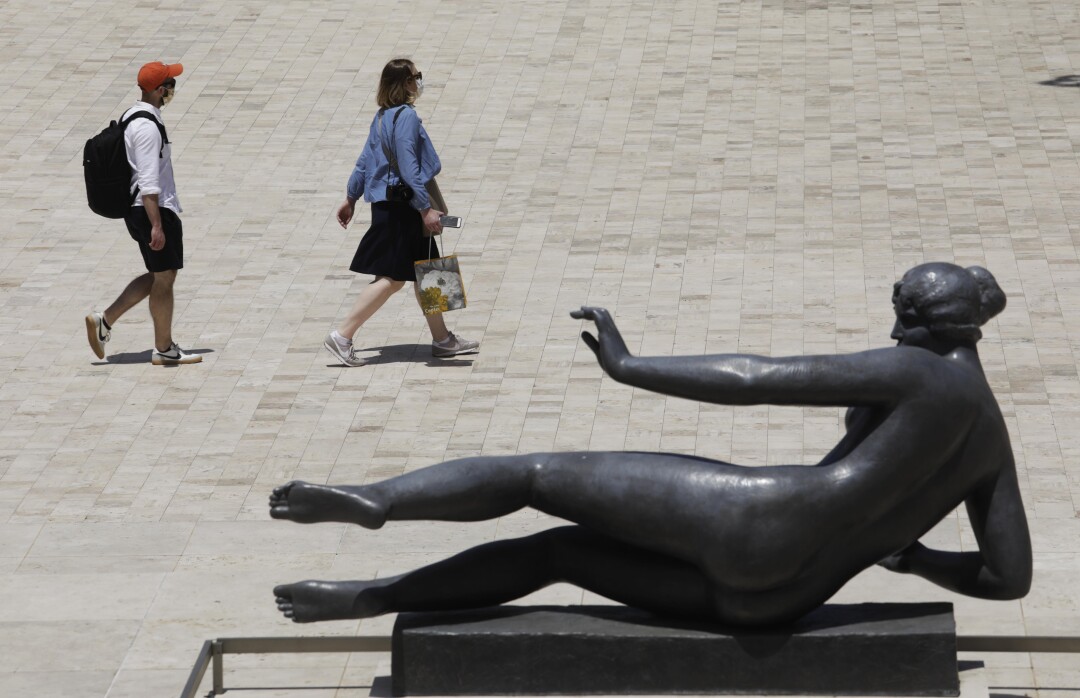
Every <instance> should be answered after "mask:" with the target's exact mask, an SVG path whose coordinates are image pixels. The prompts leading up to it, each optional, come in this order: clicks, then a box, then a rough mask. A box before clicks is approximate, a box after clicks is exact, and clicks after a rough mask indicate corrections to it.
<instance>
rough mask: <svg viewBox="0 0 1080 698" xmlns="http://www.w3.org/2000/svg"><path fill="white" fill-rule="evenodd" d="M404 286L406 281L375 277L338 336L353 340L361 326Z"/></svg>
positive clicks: (361, 294) (357, 300)
mask: <svg viewBox="0 0 1080 698" xmlns="http://www.w3.org/2000/svg"><path fill="white" fill-rule="evenodd" d="M404 285H405V282H404V281H395V280H394V279H391V278H389V277H387V276H378V277H375V280H374V281H372V282H371V283H370V284H368V285H367V286H366V287H365V288H364V290H363V291H361V292H360V297H359V298H357V299H356V303H355V304H353V308H352V310H351V311H349V314H348V316H347V317H346V318H345V320H344V321H342V323H341V327H339V328H338V334H340V335H341V336H342V337H345V338H348V339H351V338H352V336H353V335H354V334H356V332H357V330H359V329H360V326H361V325H363V324H364V323H365V322H367V320H368V318H370V317H371V316H372V315H374V314H375V311H376V310H378V309H379V308H381V307H382V306H383V304H384V303H386V301H387V300H389V298H390V296H392V295H394V294H395V293H397V292H398V291H400V290H401V288H402V287H403V286H404Z"/></svg>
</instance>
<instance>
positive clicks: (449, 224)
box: [439, 216, 461, 228]
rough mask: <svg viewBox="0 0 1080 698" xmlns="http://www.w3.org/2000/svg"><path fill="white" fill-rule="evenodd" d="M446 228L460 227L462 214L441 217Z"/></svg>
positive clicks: (441, 221) (440, 220)
mask: <svg viewBox="0 0 1080 698" xmlns="http://www.w3.org/2000/svg"><path fill="white" fill-rule="evenodd" d="M439 222H440V223H442V227H444V228H460V227H461V216H443V217H441V218H440V219H439Z"/></svg>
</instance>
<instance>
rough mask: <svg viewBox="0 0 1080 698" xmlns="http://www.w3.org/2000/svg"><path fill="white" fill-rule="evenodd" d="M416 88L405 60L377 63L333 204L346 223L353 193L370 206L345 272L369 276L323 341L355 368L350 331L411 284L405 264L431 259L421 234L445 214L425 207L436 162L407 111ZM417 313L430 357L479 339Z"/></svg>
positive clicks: (416, 76) (429, 243) (418, 83)
mask: <svg viewBox="0 0 1080 698" xmlns="http://www.w3.org/2000/svg"><path fill="white" fill-rule="evenodd" d="M423 93H424V76H423V74H422V73H421V72H420V71H418V70H417V69H416V66H415V65H414V64H413V62H412V61H410V60H408V59H406V58H395V59H394V60H392V61H390V62H389V63H387V64H386V66H385V67H384V68H383V71H382V76H381V77H380V78H379V91H378V94H377V96H376V101H377V102H378V104H379V111H378V113H376V115H375V118H374V119H373V120H372V122H371V129H370V131H369V132H368V138H367V142H366V143H365V144H364V149H363V151H362V152H361V153H360V157H359V159H357V161H356V167H355V168H354V169H353V173H352V176H351V177H349V184H348V187H347V189H346V198H345V202H344V203H342V204H341V206H340V207H338V212H337V219H338V223H340V224H341V227H342V228H347V227H348V226H349V223H350V222H351V221H352V219H353V214H354V212H355V209H356V202H357V201H358V200H359V199H360V197H361V196H363V197H364V200H365V201H367V202H369V203H370V204H371V227H370V228H369V229H368V231H367V233H365V234H364V237H363V239H362V240H361V241H360V246H359V247H357V249H356V255H355V256H354V257H353V261H352V264H351V265H350V266H349V269H350V270H351V271H354V272H356V273H358V274H372V275H373V276H374V277H375V280H374V281H372V282H371V283H370V284H368V286H367V287H366V288H365V289H364V290H363V291H362V292H361V293H360V297H359V298H358V299H357V300H356V304H355V305H353V308H352V310H351V311H350V312H349V315H348V316H347V317H346V318H345V320H344V321H343V322H342V323H341V325H340V326H339V327H338V328H337V329H336V330H333V331H332V332H330V333H329V334H328V335H327V336H326V340H325V341H324V342H323V346H325V347H326V348H327V350H329V352H330V353H331V354H333V355H334V356H335V357H337V358H338V359H340V360H341V362H342V363H344V364H345V365H346V366H361V365H363V363H364V362H363V360H362V359H360V358H359V357H357V356H356V353H355V352H354V350H353V335H355V334H356V332H357V331H358V330H359V329H360V327H361V326H362V325H363V324H364V323H365V322H366V321H367V319H368V318H370V317H371V316H372V315H374V314H375V311H377V310H378V309H379V308H381V307H382V305H383V304H384V303H385V302H386V301H387V299H389V298H390V296H392V295H394V294H395V293H397V292H398V291H399V290H401V288H402V287H403V286H404V285H405V282H406V281H415V278H416V277H415V273H414V271H413V263H414V262H416V261H417V260H422V259H429V258H435V257H438V256H439V249H438V246H436V244H435V241H434V240H432V239H431V238H430V237H425V232H426V233H427V235H429V236H430V235H436V234H438V233H440V232H441V231H442V224H441V223H440V218H441V217H442V215H443V214H444V213H445V211H440V210H438V209H437V208H435V207H434V206H433V205H432V202H431V198H430V196H429V195H428V191H427V188H426V185H427V183H428V182H430V181H431V180H432V179H434V178H435V175H437V174H438V173H439V171H440V170H441V169H442V163H441V162H440V161H439V156H438V155H437V154H436V153H435V148H434V146H432V144H431V139H430V138H429V137H428V134H427V131H426V130H425V129H424V127H423V125H422V124H421V122H420V117H419V116H418V115H417V114H416V111H415V110H414V109H413V103H414V102H415V101H416V100H417V98H419V97H420V95H422V94H423ZM414 291H415V286H414ZM417 302H419V296H418V297H417ZM425 317H426V318H427V323H428V328H429V329H430V330H431V339H432V343H431V354H432V356H434V357H436V358H449V357H452V356H457V355H458V354H468V353H474V352H476V351H477V350H478V349H479V347H480V343H479V342H476V341H471V340H468V339H465V338H463V337H459V336H457V335H455V334H454V333H453V332H450V331H449V330H448V329H446V323H445V322H444V321H443V317H442V314H441V313H436V314H434V315H427V316H425Z"/></svg>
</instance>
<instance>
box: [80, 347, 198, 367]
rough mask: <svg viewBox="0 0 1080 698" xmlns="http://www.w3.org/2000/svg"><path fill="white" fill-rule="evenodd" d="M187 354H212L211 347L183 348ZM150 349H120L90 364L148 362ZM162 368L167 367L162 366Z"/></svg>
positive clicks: (108, 364) (107, 364)
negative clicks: (102, 359)
mask: <svg viewBox="0 0 1080 698" xmlns="http://www.w3.org/2000/svg"><path fill="white" fill-rule="evenodd" d="M184 351H185V352H187V353H188V354H213V353H214V350H213V349H185V350H184ZM152 353H153V350H152V349H147V350H146V351H122V352H119V353H116V354H110V355H108V356H106V357H105V360H104V361H93V362H91V364H90V365H91V366H110V365H120V364H148V363H150V359H151V356H150V355H151V354H152ZM162 368H169V367H168V366H163V367H162Z"/></svg>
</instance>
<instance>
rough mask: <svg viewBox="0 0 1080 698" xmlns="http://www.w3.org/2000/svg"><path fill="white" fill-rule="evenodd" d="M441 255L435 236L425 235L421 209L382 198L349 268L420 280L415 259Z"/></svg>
mask: <svg viewBox="0 0 1080 698" xmlns="http://www.w3.org/2000/svg"><path fill="white" fill-rule="evenodd" d="M438 256H439V246H438V245H437V244H435V240H434V238H426V237H424V220H423V218H421V217H420V212H419V211H417V210H416V209H415V208H413V207H412V206H410V205H409V204H405V203H390V202H389V201H380V202H378V203H374V204H372V205H371V227H370V228H368V231H367V232H366V233H364V237H363V239H361V240H360V245H359V246H358V247H357V248H356V254H355V255H353V261H352V264H351V265H349V269H350V270H351V271H355V272H356V273H357V274H372V275H374V276H388V277H390V278H391V279H394V280H396V281H416V273H415V272H414V271H413V262H416V261H419V260H422V259H435V258H436V257H438Z"/></svg>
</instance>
